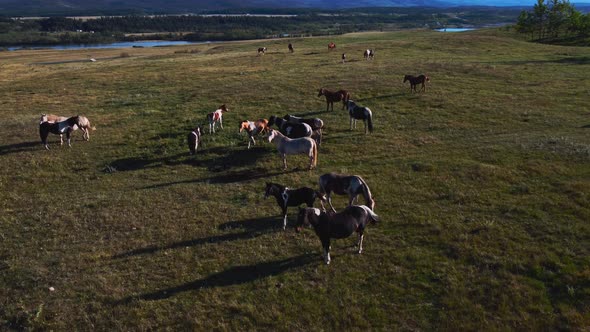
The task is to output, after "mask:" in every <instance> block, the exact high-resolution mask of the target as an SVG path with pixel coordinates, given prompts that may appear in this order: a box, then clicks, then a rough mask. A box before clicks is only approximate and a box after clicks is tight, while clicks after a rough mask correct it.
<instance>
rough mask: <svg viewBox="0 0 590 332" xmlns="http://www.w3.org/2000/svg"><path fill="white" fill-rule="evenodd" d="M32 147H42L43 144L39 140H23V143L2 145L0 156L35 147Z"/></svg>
mask: <svg viewBox="0 0 590 332" xmlns="http://www.w3.org/2000/svg"><path fill="white" fill-rule="evenodd" d="M33 147H41V149H39V150H45V149H43V145H42V144H41V141H34V142H23V143H16V144H9V145H2V146H0V156H2V155H5V154H11V153H19V152H25V151H33V150H37V149H33Z"/></svg>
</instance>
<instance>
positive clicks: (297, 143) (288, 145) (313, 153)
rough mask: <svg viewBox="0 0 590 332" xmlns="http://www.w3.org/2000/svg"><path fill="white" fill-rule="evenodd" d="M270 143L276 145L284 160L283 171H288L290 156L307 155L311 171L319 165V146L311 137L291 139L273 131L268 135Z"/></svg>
mask: <svg viewBox="0 0 590 332" xmlns="http://www.w3.org/2000/svg"><path fill="white" fill-rule="evenodd" d="M268 141H269V142H272V143H274V145H275V146H276V147H277V150H278V151H279V155H280V156H281V157H282V158H283V169H285V170H286V169H287V155H288V154H307V156H308V157H309V169H312V168H315V167H316V166H317V164H318V146H317V144H316V142H315V141H314V140H313V139H311V138H309V137H301V138H294V139H291V138H289V137H286V136H285V135H283V134H281V133H280V132H279V131H277V130H274V129H271V130H270V134H268Z"/></svg>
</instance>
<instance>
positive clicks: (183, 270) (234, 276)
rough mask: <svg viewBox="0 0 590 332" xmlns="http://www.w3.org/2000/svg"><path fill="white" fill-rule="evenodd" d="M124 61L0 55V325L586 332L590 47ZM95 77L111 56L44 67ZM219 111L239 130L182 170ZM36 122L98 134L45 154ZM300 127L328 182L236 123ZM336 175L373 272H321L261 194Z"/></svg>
mask: <svg viewBox="0 0 590 332" xmlns="http://www.w3.org/2000/svg"><path fill="white" fill-rule="evenodd" d="M330 40H334V41H335V42H336V44H337V45H338V46H337V47H338V48H337V50H336V51H334V52H329V51H328V50H327V43H328V42H329V41H330ZM289 42H292V43H293V44H294V46H295V49H296V52H295V53H294V54H289V53H288V50H287V46H286V45H287V44H288V43H289ZM260 46H266V47H267V48H268V53H267V54H266V55H264V56H256V49H257V47H260ZM366 48H374V49H376V58H375V60H374V61H364V60H362V52H363V50H364V49H366ZM121 52H122V51H121V50H92V51H91V53H90V51H47V50H44V51H18V52H2V53H0V72H2V75H1V76H0V100H2V106H3V107H2V108H1V109H0V114H1V115H2V116H3V118H4V123H5V124H6V126H5V130H3V131H2V132H0V142H1V143H0V165H1V167H0V187H1V188H2V190H1V191H0V208H1V209H2V211H3V213H2V214H1V216H0V223H1V225H2V227H1V228H0V271H1V273H0V326H2V328H3V329H42V330H45V329H46V330H50V329H51V330H72V329H73V330H90V329H93V330H94V329H96V330H148V329H158V330H161V329H170V330H179V329H182V330H184V329H197V330H203V329H233V330H247V329H255V328H256V329H271V330H324V329H327V330H350V329H388V330H389V329H393V330H395V329H400V330H401V329H403V330H432V329H444V330H481V329H499V330H505V329H527V330H532V329H535V330H539V329H571V330H583V329H584V328H587V326H588V325H589V324H590V316H589V315H588V312H590V310H589V306H590V300H589V299H590V284H589V283H588V280H589V277H590V260H589V258H588V257H590V253H589V251H588V250H589V249H588V248H590V243H589V238H588V234H590V229H589V225H588V220H590V209H589V206H590V204H589V203H590V201H589V197H588V192H590V183H589V180H588V179H590V168H589V167H588V162H589V159H590V154H589V148H588V147H589V146H590V139H589V136H588V130H590V129H589V128H588V127H589V126H590V120H589V118H588V114H589V111H588V109H589V106H590V105H589V99H588V98H587V97H588V93H589V92H590V83H589V81H588V79H587V75H586V73H587V72H588V71H589V69H590V68H589V66H590V64H589V63H588V62H587V61H582V60H583V59H586V58H588V57H589V56H590V50H589V49H587V48H574V47H556V46H548V45H536V44H529V43H526V42H523V41H519V40H515V39H511V38H509V37H506V36H503V35H502V34H501V33H500V34H499V33H490V32H486V31H483V32H470V33H462V34H450V33H449V34H441V33H434V32H425V31H403V32H396V33H368V34H353V35H344V36H339V37H335V38H331V39H328V38H310V39H298V40H291V41H288V40H272V41H253V42H236V43H223V44H215V45H199V46H196V47H194V48H193V47H191V51H188V50H187V49H186V47H185V48H182V47H172V48H143V49H128V50H125V51H124V52H126V53H128V54H129V57H123V58H116V57H118V56H119V55H120V54H121ZM342 52H345V53H347V54H348V59H349V62H348V63H346V64H341V63H340V54H341V53H342ZM87 57H94V58H111V59H110V60H107V61H97V62H79V63H78V62H76V63H61V64H52V65H35V64H34V63H40V62H57V61H68V60H76V59H86V58H87ZM418 73H427V74H428V75H429V76H430V77H431V78H432V82H431V84H430V85H429V86H428V90H427V92H426V93H422V94H410V93H409V92H408V91H409V87H408V86H405V85H403V84H402V83H401V80H402V77H403V75H404V74H418ZM321 86H325V87H328V88H334V89H335V88H341V87H342V88H347V89H348V90H350V91H352V94H353V99H354V100H356V101H358V103H359V104H362V105H365V106H368V107H370V108H371V109H372V110H373V112H374V114H375V126H376V131H375V133H374V134H372V135H363V134H362V131H361V130H360V129H359V130H357V131H355V132H350V131H349V130H348V118H347V116H346V114H345V113H344V112H343V111H341V110H339V109H338V110H335V111H334V112H331V111H330V112H325V103H324V100H323V99H320V98H317V97H316V95H317V89H318V88H319V87H321ZM221 103H226V104H227V105H228V106H229V108H230V110H231V112H230V113H227V114H226V115H225V116H224V119H225V127H226V128H225V129H224V130H222V131H221V132H220V133H219V134H217V135H213V136H211V135H204V137H203V138H204V148H203V150H201V151H199V152H198V154H197V156H196V157H189V156H188V153H187V152H188V151H187V149H186V146H185V138H186V135H187V134H188V132H189V130H190V129H191V128H192V127H193V126H194V125H195V124H199V123H200V124H204V123H205V114H206V113H208V112H210V111H212V110H214V109H215V108H216V107H217V106H219V105H220V104H221ZM41 113H57V114H63V115H73V114H83V115H86V116H87V117H89V118H90V119H91V121H92V122H93V124H94V125H96V126H97V130H96V131H94V132H92V133H91V135H92V137H91V141H90V142H83V141H82V140H81V135H80V133H79V132H76V133H75V140H74V143H73V146H72V148H71V149H68V148H65V147H63V148H60V147H59V146H58V144H57V141H56V137H52V138H51V142H50V144H51V147H52V150H51V151H44V150H43V149H42V146H41V144H39V138H38V133H37V130H38V129H37V121H38V118H39V115H40V114H41ZM286 113H295V114H302V115H304V114H313V115H314V116H318V117H321V118H322V119H324V121H325V123H326V124H327V130H326V135H325V140H324V143H323V145H322V146H321V149H320V155H319V169H318V170H316V171H311V172H308V171H304V170H303V169H304V166H305V163H306V160H305V157H289V164H290V170H289V171H288V172H286V173H284V172H282V171H281V165H280V159H279V158H278V156H277V155H276V152H275V150H274V147H273V146H271V145H270V144H268V143H262V144H260V145H259V146H257V147H255V148H253V149H252V150H250V151H247V150H246V145H247V141H246V137H244V136H240V135H239V134H238V133H237V123H238V121H239V120H243V119H244V118H248V119H255V118H259V117H269V116H270V115H273V114H275V115H284V114H286ZM260 141H262V140H260ZM331 171H335V172H343V173H354V174H360V175H362V176H363V177H364V178H365V179H366V180H367V182H368V183H369V184H370V186H371V190H372V191H373V193H374V194H375V196H376V200H377V205H376V212H377V213H378V214H379V215H380V216H381V218H382V220H383V222H382V223H381V224H378V225H375V227H371V228H369V230H368V232H367V237H366V243H365V246H366V248H365V252H364V253H363V254H362V255H360V256H359V255H356V254H354V250H353V249H352V248H351V245H352V244H353V240H352V239H348V240H338V241H335V243H334V244H333V262H332V264H331V265H330V266H324V265H323V264H322V261H321V258H320V244H319V241H318V239H317V238H316V237H315V235H314V234H312V232H311V231H309V230H307V231H304V232H303V233H299V234H297V233H295V232H294V231H293V230H292V228H291V229H289V230H287V231H286V232H283V231H281V230H280V228H281V227H280V224H281V221H280V219H281V218H280V217H279V209H278V207H277V206H276V204H275V202H273V201H271V200H268V201H265V200H264V199H263V198H262V194H263V193H262V191H263V188H264V182H265V181H267V180H271V181H273V182H279V183H283V184H286V185H289V186H293V187H299V186H311V187H316V186H317V178H318V176H319V175H321V174H323V173H325V172H331ZM335 201H336V206H338V207H342V206H344V204H345V201H346V200H345V199H344V198H342V197H337V198H335ZM293 219H294V216H293V213H292V214H291V218H290V223H293V222H294V220H293ZM50 287H52V288H53V291H51V290H50Z"/></svg>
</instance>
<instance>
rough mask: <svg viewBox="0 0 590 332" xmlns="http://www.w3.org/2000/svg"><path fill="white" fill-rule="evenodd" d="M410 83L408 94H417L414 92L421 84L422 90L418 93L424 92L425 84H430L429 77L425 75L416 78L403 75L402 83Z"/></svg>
mask: <svg viewBox="0 0 590 332" xmlns="http://www.w3.org/2000/svg"><path fill="white" fill-rule="evenodd" d="M407 81H410V92H412V91H413V92H418V91H416V85H418V84H422V88H420V91H424V92H426V82H430V77H428V76H426V75H420V76H418V77H416V76H412V75H405V76H404V81H403V83H406V82H407Z"/></svg>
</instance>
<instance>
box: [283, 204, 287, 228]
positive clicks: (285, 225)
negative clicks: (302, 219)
mask: <svg viewBox="0 0 590 332" xmlns="http://www.w3.org/2000/svg"><path fill="white" fill-rule="evenodd" d="M285 229H287V208H286V207H285V208H283V230H285Z"/></svg>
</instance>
